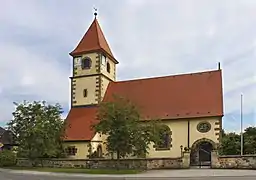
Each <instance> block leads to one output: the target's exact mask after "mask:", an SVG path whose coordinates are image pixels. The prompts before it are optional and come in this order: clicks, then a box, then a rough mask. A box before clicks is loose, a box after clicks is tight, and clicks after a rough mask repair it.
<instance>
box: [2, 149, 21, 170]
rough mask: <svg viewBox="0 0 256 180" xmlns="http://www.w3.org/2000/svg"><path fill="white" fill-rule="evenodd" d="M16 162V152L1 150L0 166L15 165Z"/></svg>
mask: <svg viewBox="0 0 256 180" xmlns="http://www.w3.org/2000/svg"><path fill="white" fill-rule="evenodd" d="M16 162H17V158H16V154H15V153H14V152H12V151H11V150H3V151H1V152H0V167H7V166H15V165H16Z"/></svg>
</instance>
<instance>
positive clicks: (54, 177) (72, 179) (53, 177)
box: [0, 170, 256, 180]
mask: <svg viewBox="0 0 256 180" xmlns="http://www.w3.org/2000/svg"><path fill="white" fill-rule="evenodd" d="M128 176H129V177H128ZM82 179H83V180H138V179H142V180H155V179H157V180H167V179H168V180H177V179H178V180H241V179H243V180H255V179H256V171H248V170H240V171H239V170H160V171H149V172H146V173H144V174H139V175H126V176H125V175H116V176H111V175H70V174H69V175H67V174H58V173H57V174H56V173H38V172H25V171H24V172H22V171H0V180H82Z"/></svg>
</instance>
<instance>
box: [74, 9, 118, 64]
mask: <svg viewBox="0 0 256 180" xmlns="http://www.w3.org/2000/svg"><path fill="white" fill-rule="evenodd" d="M96 11H97V9H95V12H94V16H95V18H94V20H93V22H92V24H91V26H90V27H89V29H88V30H87V32H86V33H85V35H84V36H83V38H82V39H81V41H80V42H79V44H78V45H77V47H76V48H75V49H74V50H73V51H72V52H71V53H70V55H71V56H77V55H81V54H83V53H86V52H93V51H97V50H102V51H103V52H105V53H106V54H107V55H108V56H110V58H111V59H112V60H113V61H114V62H115V63H118V61H117V60H116V59H115V58H114V55H113V54H112V52H111V50H110V47H109V45H108V43H107V40H106V38H105V36H104V34H103V32H102V30H101V28H100V25H99V23H98V20H97V18H96V16H97V12H96Z"/></svg>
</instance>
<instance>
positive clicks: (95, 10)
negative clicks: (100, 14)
mask: <svg viewBox="0 0 256 180" xmlns="http://www.w3.org/2000/svg"><path fill="white" fill-rule="evenodd" d="M93 9H94V16H95V18H96V16H97V9H96V8H93Z"/></svg>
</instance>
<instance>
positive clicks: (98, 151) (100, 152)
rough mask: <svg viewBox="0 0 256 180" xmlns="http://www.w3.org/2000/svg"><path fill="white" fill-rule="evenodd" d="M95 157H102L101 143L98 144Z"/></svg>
mask: <svg viewBox="0 0 256 180" xmlns="http://www.w3.org/2000/svg"><path fill="white" fill-rule="evenodd" d="M97 157H102V146H101V145H99V146H98V147H97Z"/></svg>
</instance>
